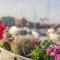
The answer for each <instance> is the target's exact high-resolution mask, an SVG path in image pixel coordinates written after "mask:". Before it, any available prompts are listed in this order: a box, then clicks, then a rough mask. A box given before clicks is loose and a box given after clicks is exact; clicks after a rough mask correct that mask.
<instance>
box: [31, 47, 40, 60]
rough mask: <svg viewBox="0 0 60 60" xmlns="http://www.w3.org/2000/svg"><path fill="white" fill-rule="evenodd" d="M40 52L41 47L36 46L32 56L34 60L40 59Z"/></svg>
mask: <svg viewBox="0 0 60 60" xmlns="http://www.w3.org/2000/svg"><path fill="white" fill-rule="evenodd" d="M39 52H40V50H39V47H36V48H35V49H33V51H32V58H33V59H34V60H38V59H39Z"/></svg>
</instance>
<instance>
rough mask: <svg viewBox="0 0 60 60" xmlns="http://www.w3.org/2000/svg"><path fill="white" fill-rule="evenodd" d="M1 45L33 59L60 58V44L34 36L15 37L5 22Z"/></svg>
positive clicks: (0, 35) (1, 34)
mask: <svg viewBox="0 0 60 60" xmlns="http://www.w3.org/2000/svg"><path fill="white" fill-rule="evenodd" d="M0 47H2V48H4V49H6V50H9V51H11V52H13V53H15V54H18V55H22V56H24V57H27V58H32V59H33V60H60V44H56V43H55V42H53V41H50V40H46V41H44V42H40V40H39V39H34V38H33V37H29V38H23V37H20V36H16V37H13V36H12V35H11V34H9V33H8V32H7V30H6V26H5V25H4V24H1V25H0Z"/></svg>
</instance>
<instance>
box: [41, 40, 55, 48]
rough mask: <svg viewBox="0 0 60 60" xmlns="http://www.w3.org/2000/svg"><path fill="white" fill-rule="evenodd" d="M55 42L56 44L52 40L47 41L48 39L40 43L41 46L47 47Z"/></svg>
mask: <svg viewBox="0 0 60 60" xmlns="http://www.w3.org/2000/svg"><path fill="white" fill-rule="evenodd" d="M55 44H56V43H55V42H53V41H48V40H46V41H44V42H43V43H42V46H43V48H48V47H51V46H54V45H55Z"/></svg>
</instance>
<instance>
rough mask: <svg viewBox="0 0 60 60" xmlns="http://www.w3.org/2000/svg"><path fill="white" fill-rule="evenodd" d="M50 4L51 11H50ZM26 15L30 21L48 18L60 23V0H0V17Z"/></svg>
mask: <svg viewBox="0 0 60 60" xmlns="http://www.w3.org/2000/svg"><path fill="white" fill-rule="evenodd" d="M48 6H49V11H48ZM1 16H14V17H20V18H21V17H25V18H27V19H28V20H30V21H34V22H37V21H40V18H48V17H49V21H50V22H55V23H60V0H49V4H48V0H0V17H1Z"/></svg>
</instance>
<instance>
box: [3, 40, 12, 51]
mask: <svg viewBox="0 0 60 60" xmlns="http://www.w3.org/2000/svg"><path fill="white" fill-rule="evenodd" d="M2 48H4V49H6V50H11V46H10V44H9V42H7V41H4V43H3V45H2Z"/></svg>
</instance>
